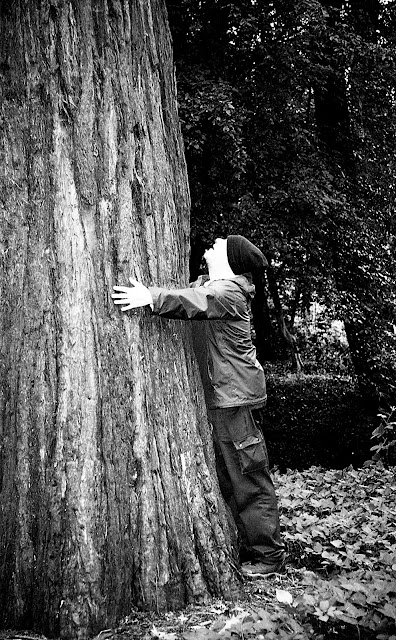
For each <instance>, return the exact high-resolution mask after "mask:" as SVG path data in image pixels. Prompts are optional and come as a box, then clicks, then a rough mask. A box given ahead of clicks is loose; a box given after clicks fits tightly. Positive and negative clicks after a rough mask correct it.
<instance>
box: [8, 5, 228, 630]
mask: <svg viewBox="0 0 396 640" xmlns="http://www.w3.org/2000/svg"><path fill="white" fill-rule="evenodd" d="M0 12H1V15H0V18H1V21H0V51H1V67H0V73H1V83H0V93H1V95H0V105H1V106H0V132H1V142H0V145H1V146H0V153H1V163H0V176H1V177H0V183H1V189H0V217H1V230H0V234H1V235H0V243H1V245H0V246H1V263H2V264H1V267H2V270H1V282H0V286H1V300H2V304H1V307H0V318H1V320H0V321H1V333H0V354H1V361H0V362H1V372H0V373H1V387H0V442H1V445H0V447H1V448H0V544H1V551H0V556H1V557H0V594H1V596H0V599H1V602H0V619H1V624H2V625H4V626H7V627H23V626H25V627H26V626H29V627H30V628H34V629H36V630H39V631H42V632H44V633H46V634H48V635H58V634H59V635H60V636H61V637H63V638H84V637H86V636H87V635H89V634H90V633H93V632H96V631H97V630H98V629H99V628H103V627H104V626H110V625H112V624H114V623H115V622H116V621H117V619H119V618H120V617H121V616H123V615H125V614H127V613H128V612H129V611H130V608H131V606H132V604H135V605H138V606H140V607H147V608H156V609H163V608H171V607H177V606H182V605H183V604H185V603H187V602H190V601H192V600H196V599H205V598H206V597H207V596H208V595H209V594H216V595H226V594H227V592H228V589H229V588H230V586H231V585H232V579H233V578H232V576H233V574H232V570H231V565H232V558H231V543H230V538H231V535H232V533H233V532H232V531H230V529H229V526H228V521H227V516H226V513H225V510H224V507H223V503H222V501H221V499H220V497H219V493H218V489H217V484H216V482H215V481H214V478H215V472H214V469H213V466H212V462H211V461H212V450H211V439H210V434H209V430H208V426H207V421H206V414H205V411H204V401H203V396H202V392H201V387H200V382H199V377H198V372H197V368H196V365H195V361H194V359H193V357H192V355H191V353H192V351H191V342H190V335H189V328H188V326H187V325H185V324H183V323H181V322H176V321H163V320H160V319H158V318H151V317H149V316H150V313H149V312H148V311H147V310H140V311H138V312H135V313H130V314H127V315H122V314H121V313H120V311H119V309H117V308H115V307H114V305H113V303H112V300H111V298H110V294H111V292H112V286H113V284H127V283H128V277H129V276H132V277H135V278H137V279H140V280H142V281H143V282H144V283H145V284H151V283H156V284H159V285H164V286H172V285H173V286H175V285H176V286H177V285H185V284H186V282H187V277H188V239H189V225H188V222H189V220H188V215H189V194H188V185H187V176H186V168H185V161H184V153H183V147H182V142H181V135H180V129H179V122H178V117H177V110H176V99H175V85H174V78H173V64H172V56H171V42H170V36H169V32H168V27H167V17H166V12H165V7H164V2H163V0H144V1H143V0H39V1H35V2H29V1H28V2H25V1H24V2H22V1H21V0H20V1H17V0H16V1H15V2H13V3H10V4H9V5H8V3H7V4H4V3H2V5H1V9H0Z"/></svg>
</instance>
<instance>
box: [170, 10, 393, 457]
mask: <svg viewBox="0 0 396 640" xmlns="http://www.w3.org/2000/svg"><path fill="white" fill-rule="evenodd" d="M167 7H168V12H169V20H170V26H171V31H172V35H173V46H174V56H175V63H176V76H177V85H178V101H179V109H180V116H181V119H182V132H183V136H184V141H185V146H186V158H187V165H188V173H189V181H190V189H191V198H192V213H191V234H192V238H191V240H192V252H191V261H190V268H191V276H192V277H193V278H194V277H195V275H196V274H197V272H198V271H199V268H200V264H199V260H200V256H201V254H202V250H203V247H204V246H205V244H206V243H207V242H210V241H211V240H212V239H213V238H214V237H216V236H217V235H226V234H228V233H242V234H245V235H247V236H248V237H250V238H251V239H252V240H253V241H254V242H256V243H257V244H258V245H259V246H260V247H261V248H262V249H263V251H264V253H265V255H266V256H267V258H268V261H269V264H270V268H269V270H268V278H267V283H266V290H265V291H264V292H260V296H259V300H258V301H257V303H256V307H257V306H258V307H259V308H256V309H255V318H256V319H257V322H256V341H257V348H258V352H259V357H260V358H261V360H262V361H263V363H264V364H266V366H267V371H269V372H272V371H273V369H274V367H273V366H272V364H271V363H273V362H274V361H278V363H279V360H284V359H285V358H286V359H287V358H289V357H291V359H292V362H291V364H292V366H291V367H288V366H286V370H289V371H290V370H293V369H294V370H296V371H301V370H302V371H303V372H304V373H305V374H318V373H319V374H320V373H321V374H330V377H331V380H330V381H329V379H328V377H327V378H326V375H325V378H324V380H323V384H322V385H321V383H320V382H319V381H318V380H317V379H316V380H314V381H313V382H312V384H310V382H309V380H307V379H305V381H301V380H300V381H299V383H298V384H299V386H298V388H297V389H296V388H294V389H292V386H291V385H290V381H289V383H287V381H285V380H284V379H279V376H278V380H279V383H280V386H281V388H279V385H275V388H274V389H272V391H273V393H272V396H273V398H274V399H275V396H277V397H279V399H280V398H281V397H282V396H283V397H285V398H288V397H289V398H290V403H288V400H287V399H286V403H287V406H288V409H285V406H284V404H285V402H283V408H282V409H281V413H280V414H279V412H278V411H277V410H276V409H275V406H272V405H271V395H270V405H269V418H271V417H272V418H273V420H272V428H275V429H276V424H277V423H278V425H279V427H280V428H279V429H278V432H279V433H278V436H277V438H278V441H279V438H281V439H282V437H284V436H285V427H286V432H288V433H287V436H286V437H287V439H290V438H289V436H290V429H292V426H291V424H290V422H292V423H293V421H294V422H297V423H298V426H299V427H300V428H301V429H302V434H301V431H300V433H299V437H300V448H301V451H303V450H305V451H306V455H305V456H303V458H300V459H299V460H298V464H304V463H305V464H309V463H310V462H318V460H319V461H320V462H321V463H324V464H326V455H329V456H330V457H328V460H327V462H328V463H330V465H331V464H332V463H336V464H339V465H341V466H342V464H344V463H345V462H346V459H347V458H348V456H349V461H350V462H358V463H361V462H363V460H364V458H365V457H367V452H368V451H369V448H370V446H372V445H373V444H374V446H379V448H380V453H381V455H382V456H386V454H389V452H390V449H392V446H393V445H391V447H390V449H389V448H387V447H386V443H387V444H389V443H390V442H393V441H394V428H393V427H394V425H393V421H394V413H393V411H392V407H393V405H394V404H396V401H395V395H394V394H395V387H394V381H395V379H396V376H395V367H396V346H395V338H396V336H395V330H396V329H395V324H396V314H395V301H396V296H395V286H394V282H395V248H396V246H395V215H394V211H395V179H394V177H395V169H396V166H395V164H396V160H395V158H396V153H395V152H396V136H395V133H396V131H395V129H396V118H395V116H396V111H395V109H396V93H395V89H396V73H395V44H396V35H395V34H396V7H395V3H394V2H386V1H383V2H381V1H379V0H350V1H349V2H342V1H337V0H331V1H322V2H319V1H318V0H301V1H295V0H279V1H277V2H262V1H260V0H257V1H252V0H241V1H238V2H229V1H228V0H214V1H213V0H212V1H205V0H204V1H202V2H195V1H194V0H178V1H174V0H168V2H167ZM337 321H342V323H343V325H342V326H343V328H344V330H345V334H344V336H342V334H340V333H339V331H338V330H337V328H339V326H338V325H337ZM343 338H344V339H343ZM345 338H346V340H345ZM276 371H279V366H277V367H275V372H276ZM337 375H338V376H342V377H343V381H342V382H340V381H337V380H336V379H335V376H337ZM275 377H276V376H275ZM281 378H283V376H281ZM347 378H349V381H350V383H351V384H349V383H348V380H347ZM271 379H272V378H271V376H270V384H271ZM285 384H286V389H285V388H284V385H285ZM356 385H357V386H356ZM278 391H279V393H278ZM284 391H285V393H284ZM290 391H291V392H292V393H293V395H294V396H295V397H294V398H293V400H292V399H291V397H290ZM348 394H350V401H349V400H348V401H347V402H346V404H345V399H346V396H347V395H348ZM302 396H303V397H304V399H302ZM359 396H360V398H359ZM331 397H333V401H332V400H331ZM337 398H338V400H339V403H338V402H337ZM334 400H336V405H338V410H336V415H337V418H338V431H337V424H335V421H334ZM274 402H276V400H274ZM278 404H279V406H280V405H282V403H281V402H278ZM301 405H303V406H302V407H301ZM340 409H341V410H340ZM379 411H381V412H382V415H383V417H382V418H380V419H377V418H376V415H377V413H378V412H379ZM296 412H297V414H298V415H296ZM285 413H286V414H287V413H288V415H285ZM326 416H327V417H326ZM342 416H344V417H345V420H344V419H343V417H342ZM352 416H354V418H352V421H351V417H352ZM269 422H271V420H269ZM274 423H275V427H274ZM386 426H387V427H388V428H386ZM329 427H331V432H332V436H331V437H332V438H333V441H334V443H336V442H338V441H339V439H340V437H341V438H342V439H343V441H344V443H345V445H346V450H345V451H344V452H343V453H342V454H341V455H340V458H339V460H338V461H337V460H336V457H337V456H334V451H333V452H331V450H329V449H328V448H326V447H325V448H324V450H323V452H322V455H320V453H319V454H318V447H316V451H314V449H315V446H314V445H313V444H312V436H313V439H314V440H315V439H317V438H318V437H319V439H320V438H321V433H322V434H323V433H327V432H328V428H329ZM373 429H376V432H375V433H376V440H375V442H374V443H373V442H372V441H371V443H370V438H369V437H368V434H371V432H372V431H373ZM282 434H283V435H282ZM301 435H302V438H301ZM310 439H311V445H310V446H308V450H307V448H306V445H307V443H308V442H309V440H310ZM270 440H271V438H270ZM292 440H296V441H298V437H297V436H295V437H293V438H292ZM284 444H285V447H286V449H287V442H285V443H284ZM295 444H296V443H293V446H292V451H293V452H294V451H295ZM393 444H394V443H393ZM289 446H290V445H289ZM336 446H337V450H338V452H339V451H340V449H339V447H338V445H336ZM297 447H298V444H297ZM272 448H273V451H274V454H275V461H276V462H278V463H279V464H281V465H283V464H287V465H288V466H292V467H293V464H292V458H291V456H290V455H289V454H288V453H287V452H286V450H284V452H283V454H282V455H279V447H278V446H276V443H274V447H272ZM298 448H299V447H298ZM377 453H378V452H377Z"/></svg>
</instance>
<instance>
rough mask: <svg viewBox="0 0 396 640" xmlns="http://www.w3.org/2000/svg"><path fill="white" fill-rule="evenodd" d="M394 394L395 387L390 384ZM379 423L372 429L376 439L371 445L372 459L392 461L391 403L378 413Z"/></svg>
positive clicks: (395, 450) (395, 448)
mask: <svg viewBox="0 0 396 640" xmlns="http://www.w3.org/2000/svg"><path fill="white" fill-rule="evenodd" d="M390 388H391V389H392V391H393V396H394V395H395V391H396V388H395V386H394V385H390ZM378 417H379V418H380V424H379V425H378V427H377V428H376V429H374V431H373V435H372V438H373V439H374V440H376V444H374V445H373V446H372V447H371V450H372V451H374V454H373V456H372V459H373V461H378V460H381V459H384V458H385V460H386V461H387V462H393V461H394V460H395V458H396V406H394V405H393V404H390V405H388V407H384V409H383V413H379V414H378Z"/></svg>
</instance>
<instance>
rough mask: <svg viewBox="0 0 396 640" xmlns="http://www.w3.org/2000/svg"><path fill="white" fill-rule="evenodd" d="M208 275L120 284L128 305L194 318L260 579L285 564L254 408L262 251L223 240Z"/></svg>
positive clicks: (244, 539) (240, 520) (246, 557)
mask: <svg viewBox="0 0 396 640" xmlns="http://www.w3.org/2000/svg"><path fill="white" fill-rule="evenodd" d="M203 257H204V259H205V261H206V264H207V267H208V271H209V275H206V276H199V278H198V280H197V281H196V282H193V283H192V284H191V285H190V287H188V288H181V289H165V288H160V287H145V286H144V285H143V284H141V283H140V282H138V281H136V280H133V279H132V278H130V282H131V284H132V286H131V287H122V286H115V287H114V290H115V293H113V295H112V297H113V299H114V303H115V304H117V305H123V306H122V308H121V310H122V311H129V310H131V309H135V308H137V307H142V306H146V305H148V306H150V307H151V311H152V313H153V314H154V315H158V316H161V317H163V318H173V319H179V320H188V321H191V323H192V327H193V344H194V351H195V354H196V357H197V360H198V364H199V370H200V373H201V378H202V383H203V388H204V393H205V401H206V407H207V414H208V420H209V422H210V424H211V425H212V428H213V440H214V449H215V455H216V469H217V475H218V479H219V485H220V489H221V492H222V495H223V497H224V499H225V501H226V502H227V504H228V505H229V506H230V508H231V511H232V514H233V516H234V519H235V522H236V524H237V528H238V532H239V556H240V562H241V573H242V575H243V576H244V577H247V578H256V577H257V578H260V577H264V576H269V575H272V574H275V573H283V572H284V569H285V555H286V554H285V547H284V544H283V542H282V540H281V536H280V530H279V512H278V503H277V498H276V494H275V489H274V485H273V482H272V479H271V476H270V473H269V462H268V454H267V448H266V445H265V441H264V437H263V435H262V433H261V431H260V429H259V428H258V426H257V424H256V421H255V419H254V415H253V412H254V411H255V410H256V409H262V408H263V407H264V406H265V404H266V401H267V393H266V383H265V375H264V371H263V368H262V366H261V365H260V363H259V362H258V360H257V357H256V349H255V347H254V345H253V342H252V337H251V323H250V305H251V301H252V299H253V296H254V293H255V287H254V285H253V284H252V278H255V279H257V278H258V277H261V278H263V277H264V269H265V268H266V266H267V261H266V259H265V257H264V255H263V253H262V252H261V251H260V250H259V249H258V248H257V247H256V246H255V245H254V244H252V243H251V242H250V241H249V240H247V239H246V238H244V237H243V236H240V235H230V236H228V237H227V238H217V240H216V241H215V243H214V244H213V246H212V247H211V248H209V249H207V250H206V251H205V253H204V256H203Z"/></svg>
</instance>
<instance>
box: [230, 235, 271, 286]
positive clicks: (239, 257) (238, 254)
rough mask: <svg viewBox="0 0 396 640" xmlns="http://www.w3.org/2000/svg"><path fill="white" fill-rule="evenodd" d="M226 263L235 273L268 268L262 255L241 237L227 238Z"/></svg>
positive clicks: (254, 272)
mask: <svg viewBox="0 0 396 640" xmlns="http://www.w3.org/2000/svg"><path fill="white" fill-rule="evenodd" d="M227 258H228V263H229V265H230V267H231V269H232V270H233V272H234V273H235V275H236V276H237V275H241V274H242V273H251V274H252V275H254V274H256V273H258V272H260V271H262V270H263V269H265V267H267V266H268V262H267V260H266V258H265V256H264V255H263V253H262V252H261V251H260V249H258V248H257V247H255V246H254V244H252V243H251V242H250V241H249V240H247V239H246V238H244V237H243V236H227Z"/></svg>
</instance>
